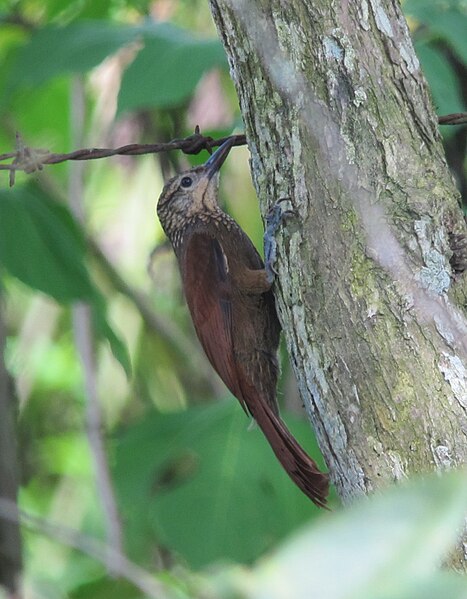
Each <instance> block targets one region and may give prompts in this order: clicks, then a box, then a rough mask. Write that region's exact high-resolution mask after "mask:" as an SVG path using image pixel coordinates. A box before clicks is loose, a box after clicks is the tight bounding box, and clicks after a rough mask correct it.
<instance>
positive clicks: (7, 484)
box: [0, 296, 21, 597]
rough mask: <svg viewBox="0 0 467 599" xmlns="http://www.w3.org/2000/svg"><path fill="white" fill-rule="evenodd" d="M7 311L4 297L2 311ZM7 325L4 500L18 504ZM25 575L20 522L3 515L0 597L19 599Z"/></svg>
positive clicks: (0, 482)
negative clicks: (7, 362) (22, 567)
mask: <svg viewBox="0 0 467 599" xmlns="http://www.w3.org/2000/svg"><path fill="white" fill-rule="evenodd" d="M1 308H3V305H2V302H1V296H0V309H1ZM5 334H6V332H5V325H4V322H3V318H2V314H1V312H0V498H2V499H9V500H10V501H13V502H16V496H17V493H18V479H17V469H16V437H15V426H14V422H15V418H14V412H15V411H14V401H13V398H14V395H13V393H12V384H11V379H10V377H9V375H8V373H7V371H6V368H5V364H4V361H3V350H4V347H5ZM20 572H21V537H20V530H19V524H18V522H14V521H12V520H7V519H4V518H2V516H1V515H0V595H1V594H2V589H6V590H7V592H8V593H9V594H8V596H11V597H13V596H16V595H15V593H16V590H17V587H18V584H19V575H20Z"/></svg>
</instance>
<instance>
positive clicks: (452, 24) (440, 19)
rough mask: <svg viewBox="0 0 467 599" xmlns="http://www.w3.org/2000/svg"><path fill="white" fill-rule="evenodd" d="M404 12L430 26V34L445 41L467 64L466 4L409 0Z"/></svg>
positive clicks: (447, 0)
mask: <svg viewBox="0 0 467 599" xmlns="http://www.w3.org/2000/svg"><path fill="white" fill-rule="evenodd" d="M403 8H404V12H405V13H406V14H408V15H411V16H413V17H415V18H416V19H417V20H418V21H420V22H421V23H423V24H425V25H428V27H429V32H430V33H435V34H436V35H438V36H440V37H441V38H442V39H444V40H445V41H446V42H447V43H448V44H449V45H450V46H451V47H452V49H453V50H454V51H455V52H456V53H457V54H458V55H459V58H460V59H461V60H462V61H463V62H467V35H466V31H467V11H466V6H465V2H462V1H459V0H443V1H442V2H427V0H407V2H405V3H404V7H403Z"/></svg>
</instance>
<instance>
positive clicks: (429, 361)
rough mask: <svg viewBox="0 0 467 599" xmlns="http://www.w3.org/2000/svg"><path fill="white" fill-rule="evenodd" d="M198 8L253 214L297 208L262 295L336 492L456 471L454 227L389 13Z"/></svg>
mask: <svg viewBox="0 0 467 599" xmlns="http://www.w3.org/2000/svg"><path fill="white" fill-rule="evenodd" d="M211 9H212V12H213V15H214V18H215V21H216V24H217V27H218V30H219V33H220V36H221V38H222V40H223V42H224V45H225V48H226V51H227V54H228V58H229V62H230V67H231V74H232V77H233V80H234V83H235V85H236V88H237V92H238V96H239V100H240V106H241V110H242V114H243V118H244V123H245V130H246V134H247V138H248V143H249V148H250V152H251V166H252V173H253V178H254V182H255V186H256V189H257V192H258V196H259V198H260V203H261V207H262V210H263V213H264V212H266V211H267V208H268V207H269V206H271V205H272V204H273V203H274V201H275V200H276V199H278V198H280V197H284V196H285V197H289V198H290V200H291V204H292V206H293V208H294V209H295V211H296V217H295V218H294V217H292V218H291V219H288V221H287V224H286V226H285V227H284V228H283V230H282V231H281V232H280V233H279V234H278V237H277V239H278V265H277V267H278V270H279V278H278V281H277V283H276V298H277V301H278V305H279V310H280V317H281V320H282V323H283V326H284V332H285V336H286V340H287V344H288V349H289V353H290V356H291V359H292V363H293V365H294V369H295V372H296V375H297V378H298V381H299V386H300V390H301V394H302V397H303V401H304V403H305V406H306V408H307V411H308V413H309V416H310V418H311V420H312V422H313V424H314V427H315V429H316V432H317V436H318V440H319V443H320V446H321V449H322V451H323V454H324V456H325V458H326V462H327V464H328V467H329V470H330V473H331V477H332V480H333V482H334V483H335V484H336V487H337V489H338V492H339V493H340V495H341V497H342V498H343V500H344V501H347V500H349V499H350V498H352V497H353V496H356V495H359V494H362V493H368V492H370V491H372V490H374V489H376V488H378V487H380V486H382V485H384V484H387V483H389V482H390V481H397V480H400V479H404V478H405V477H406V476H408V475H409V474H411V473H414V472H420V471H427V470H432V469H437V470H443V469H447V468H452V467H455V466H457V465H460V464H463V463H465V462H466V461H467V325H466V320H465V308H466V306H467V301H466V281H465V275H464V277H462V278H461V279H460V280H458V281H455V280H454V279H453V276H452V272H451V268H450V265H449V258H450V255H451V252H450V248H449V243H448V235H449V233H450V232H457V233H462V232H464V233H465V222H464V220H463V218H462V214H461V211H460V209H459V203H458V194H457V192H456V190H455V188H454V186H453V181H452V177H451V176H450V174H449V172H448V169H447V166H446V163H445V159H444V153H443V149H442V145H441V143H440V137H439V133H438V127H437V122H436V117H435V115H434V113H433V110H432V106H431V102H430V99H429V96H428V93H427V87H426V84H425V81H424V79H423V76H422V74H421V71H420V67H419V63H418V60H417V58H416V56H415V54H414V50H413V47H412V43H411V40H410V36H409V33H408V29H407V25H406V22H405V20H404V18H403V17H402V15H401V13H400V7H399V2H397V1H396V0H370V1H366V0H363V2H342V0H287V1H285V0H268V2H265V1H262V0H248V1H246V0H211ZM454 296H455V299H454ZM455 302H457V306H456V303H455ZM463 311H464V312H463ZM464 557H465V556H463V555H462V552H461V551H459V553H458V556H457V562H458V564H461V563H462V561H463V559H464Z"/></svg>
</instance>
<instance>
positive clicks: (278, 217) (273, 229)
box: [263, 198, 296, 285]
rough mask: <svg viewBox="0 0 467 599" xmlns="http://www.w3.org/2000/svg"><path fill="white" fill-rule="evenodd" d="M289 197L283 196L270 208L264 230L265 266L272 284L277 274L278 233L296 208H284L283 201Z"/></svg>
mask: <svg viewBox="0 0 467 599" xmlns="http://www.w3.org/2000/svg"><path fill="white" fill-rule="evenodd" d="M288 200H289V198H281V199H280V200H277V202H276V203H275V204H274V206H272V208H270V210H269V212H268V214H267V216H266V229H265V231H264V237H263V239H264V262H265V265H264V268H265V270H266V276H267V280H268V282H269V283H270V284H271V285H272V283H273V282H274V279H275V277H276V275H277V271H276V269H275V268H274V264H275V262H276V258H277V242H276V233H277V231H278V229H279V227H280V226H281V224H282V221H283V220H284V219H285V218H287V217H288V216H292V215H294V214H296V213H295V211H294V210H283V209H282V206H281V203H282V202H287V201H288Z"/></svg>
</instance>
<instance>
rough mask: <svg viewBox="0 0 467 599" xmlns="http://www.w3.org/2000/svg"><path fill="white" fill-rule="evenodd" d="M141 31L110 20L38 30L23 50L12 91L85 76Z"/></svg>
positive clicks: (14, 75)
mask: <svg viewBox="0 0 467 599" xmlns="http://www.w3.org/2000/svg"><path fill="white" fill-rule="evenodd" d="M138 32H139V28H137V27H131V26H126V25H116V24H114V23H112V22H110V21H80V22H77V23H72V24H70V25H67V26H65V27H52V26H51V27H45V28H43V29H40V30H39V31H37V32H36V33H35V34H34V35H33V36H32V37H31V39H30V40H29V42H28V43H27V44H25V45H24V46H23V47H22V48H21V49H20V50H19V51H18V56H17V59H16V64H15V67H14V68H13V70H12V73H11V74H10V78H9V81H8V83H9V86H10V88H13V89H14V88H17V87H20V86H21V87H22V86H27V87H33V86H35V85H39V84H41V83H43V82H44V81H47V80H48V79H50V78H52V77H56V76H57V75H62V74H70V73H84V72H86V71H89V70H90V69H92V68H93V67H95V66H97V65H98V64H100V63H101V62H102V61H103V60H104V59H105V58H107V56H110V55H111V54H113V53H115V52H116V51H117V50H118V49H119V48H121V47H122V46H124V45H126V44H128V43H130V42H132V41H133V40H134V39H135V38H136V36H137V35H138Z"/></svg>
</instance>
